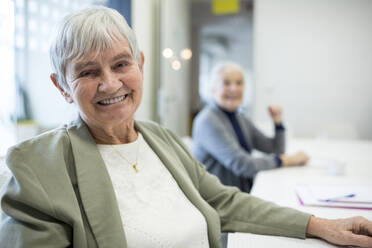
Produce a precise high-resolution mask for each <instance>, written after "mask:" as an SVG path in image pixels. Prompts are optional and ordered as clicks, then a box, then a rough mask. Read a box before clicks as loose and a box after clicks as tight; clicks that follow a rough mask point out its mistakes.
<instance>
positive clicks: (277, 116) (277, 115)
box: [269, 104, 283, 124]
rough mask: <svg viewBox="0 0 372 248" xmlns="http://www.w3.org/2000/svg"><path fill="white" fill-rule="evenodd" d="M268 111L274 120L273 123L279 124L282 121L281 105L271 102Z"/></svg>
mask: <svg viewBox="0 0 372 248" xmlns="http://www.w3.org/2000/svg"><path fill="white" fill-rule="evenodd" d="M269 113H270V116H271V119H272V120H273V121H274V122H275V124H281V123H282V121H283V109H282V106H280V105H276V104H271V105H270V106H269Z"/></svg>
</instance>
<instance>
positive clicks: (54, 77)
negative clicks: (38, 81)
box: [50, 73, 74, 103]
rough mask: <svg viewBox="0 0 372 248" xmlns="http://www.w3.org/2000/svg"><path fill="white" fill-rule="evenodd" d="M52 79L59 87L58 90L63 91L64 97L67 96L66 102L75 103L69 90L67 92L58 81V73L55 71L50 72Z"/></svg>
mask: <svg viewBox="0 0 372 248" xmlns="http://www.w3.org/2000/svg"><path fill="white" fill-rule="evenodd" d="M50 79H51V80H52V82H53V84H54V86H55V87H56V88H57V89H58V91H59V92H60V93H61V95H62V96H63V98H65V100H66V102H68V103H73V102H74V100H73V99H72V97H71V96H70V94H69V93H68V92H66V91H65V90H64V89H63V88H62V87H61V85H60V84H59V83H58V79H57V74H55V73H52V74H50Z"/></svg>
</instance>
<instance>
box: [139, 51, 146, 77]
mask: <svg viewBox="0 0 372 248" xmlns="http://www.w3.org/2000/svg"><path fill="white" fill-rule="evenodd" d="M140 56H141V64H140V65H139V66H140V70H141V72H142V74H143V66H144V64H145V55H144V54H143V52H142V51H140Z"/></svg>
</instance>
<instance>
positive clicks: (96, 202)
mask: <svg viewBox="0 0 372 248" xmlns="http://www.w3.org/2000/svg"><path fill="white" fill-rule="evenodd" d="M68 133H69V136H70V140H71V146H72V151H73V156H74V159H75V168H76V177H77V183H78V187H79V193H80V196H81V200H82V203H83V208H84V211H85V213H86V216H87V218H88V222H89V225H90V227H91V228H92V232H93V235H94V237H95V239H96V241H97V244H98V247H99V248H105V247H107V248H109V247H126V239H125V234H124V229H123V225H122V223H121V217H120V212H119V207H118V204H117V200H116V196H115V193H114V188H113V186H112V182H111V179H110V176H109V174H108V172H107V169H106V167H105V164H104V161H103V159H102V157H101V156H100V153H99V151H98V148H97V146H96V143H95V141H94V140H93V137H92V136H91V134H90V132H89V130H88V128H87V126H86V125H85V123H84V122H83V121H82V120H81V119H80V118H79V119H78V120H77V121H76V122H75V123H74V125H72V126H70V127H69V128H68Z"/></svg>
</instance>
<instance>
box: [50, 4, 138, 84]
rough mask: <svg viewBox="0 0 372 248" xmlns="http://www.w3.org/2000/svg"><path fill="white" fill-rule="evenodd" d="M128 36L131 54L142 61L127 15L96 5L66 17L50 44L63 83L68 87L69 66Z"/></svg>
mask: <svg viewBox="0 0 372 248" xmlns="http://www.w3.org/2000/svg"><path fill="white" fill-rule="evenodd" d="M120 39H127V40H128V42H129V45H130V48H131V51H132V55H133V56H134V58H135V59H136V60H137V63H138V65H140V64H141V57H140V52H139V49H138V44H137V39H136V36H135V34H134V32H133V30H132V29H131V28H130V27H129V25H128V23H127V21H126V20H125V18H124V17H123V16H122V15H121V14H120V13H119V12H117V11H116V10H114V9H110V8H107V7H104V6H94V7H90V8H86V9H83V10H79V11H77V12H75V13H72V14H70V15H68V16H66V17H65V18H64V19H63V21H62V23H61V25H60V27H59V29H58V31H57V35H56V38H55V40H54V42H53V43H52V45H51V47H50V59H51V62H52V67H53V69H54V72H55V73H56V74H57V81H58V83H59V84H60V86H61V87H62V88H63V89H65V90H67V91H68V89H69V87H68V85H67V82H66V77H65V73H66V65H67V62H69V61H71V60H72V59H75V58H77V59H80V58H82V57H84V56H86V55H88V54H89V53H90V52H91V51H95V52H96V55H95V56H97V55H98V54H99V53H100V52H102V51H103V50H105V49H107V48H110V47H111V46H112V44H113V43H114V42H115V41H118V40H120Z"/></svg>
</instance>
